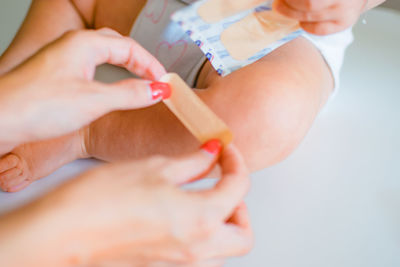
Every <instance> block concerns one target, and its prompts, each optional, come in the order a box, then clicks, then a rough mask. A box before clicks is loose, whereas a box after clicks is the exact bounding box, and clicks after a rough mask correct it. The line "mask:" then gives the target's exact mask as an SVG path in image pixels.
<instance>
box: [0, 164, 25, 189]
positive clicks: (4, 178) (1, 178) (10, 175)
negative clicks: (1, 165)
mask: <svg viewBox="0 0 400 267" xmlns="http://www.w3.org/2000/svg"><path fill="white" fill-rule="evenodd" d="M24 180H25V179H24V177H23V176H22V171H21V170H20V169H18V168H12V169H10V170H8V171H5V172H2V173H0V187H1V189H2V190H3V191H6V192H10V189H11V188H13V187H16V186H18V185H20V184H21V183H22V182H23V181H24Z"/></svg>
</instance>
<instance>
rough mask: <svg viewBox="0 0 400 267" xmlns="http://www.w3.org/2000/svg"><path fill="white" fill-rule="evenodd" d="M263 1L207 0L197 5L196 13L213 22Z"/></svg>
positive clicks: (253, 6)
mask: <svg viewBox="0 0 400 267" xmlns="http://www.w3.org/2000/svg"><path fill="white" fill-rule="evenodd" d="M265 2H266V1H265V0H208V1H206V2H205V3H204V4H202V5H201V6H200V7H199V9H198V11H197V13H198V14H199V16H200V17H201V18H202V19H203V20H204V21H205V22H207V23H215V22H218V21H220V20H222V19H224V18H227V17H230V16H232V15H235V14H237V13H239V12H241V11H244V10H248V9H251V8H255V7H257V6H259V5H261V4H263V3H265Z"/></svg>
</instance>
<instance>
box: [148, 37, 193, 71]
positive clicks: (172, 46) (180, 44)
mask: <svg viewBox="0 0 400 267" xmlns="http://www.w3.org/2000/svg"><path fill="white" fill-rule="evenodd" d="M163 47H165V48H167V49H168V51H167V53H168V54H172V55H173V52H172V50H173V49H181V53H180V54H178V55H179V56H178V57H177V59H176V60H175V61H174V62H173V63H172V64H171V65H170V66H166V67H165V68H166V69H167V71H169V70H171V69H172V68H173V67H174V66H175V65H176V64H177V63H178V62H179V61H180V60H181V59H182V57H183V55H184V54H185V52H186V50H187V48H188V43H187V41H185V40H179V41H177V42H175V43H169V42H167V41H163V42H161V43H159V44H158V46H157V49H156V55H155V56H156V57H158V56H159V55H160V52H161V49H162V48H163Z"/></svg>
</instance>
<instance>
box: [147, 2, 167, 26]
mask: <svg viewBox="0 0 400 267" xmlns="http://www.w3.org/2000/svg"><path fill="white" fill-rule="evenodd" d="M149 1H157V2H159V1H160V0H149ZM163 2H164V3H163V7H162V9H161V12H160V13H159V14H157V12H156V11H154V10H146V11H145V12H144V15H145V17H146V18H148V19H150V20H151V22H153V23H154V24H158V23H159V22H160V21H161V19H162V17H163V16H164V14H165V11H167V6H168V0H163ZM150 5H151V4H150ZM153 6H154V5H153ZM147 9H149V8H147Z"/></svg>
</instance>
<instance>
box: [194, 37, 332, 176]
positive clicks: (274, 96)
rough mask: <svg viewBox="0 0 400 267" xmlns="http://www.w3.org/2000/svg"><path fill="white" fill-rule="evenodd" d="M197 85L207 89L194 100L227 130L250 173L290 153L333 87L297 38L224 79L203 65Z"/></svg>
mask: <svg viewBox="0 0 400 267" xmlns="http://www.w3.org/2000/svg"><path fill="white" fill-rule="evenodd" d="M207 68H208V69H207ZM198 84H199V85H200V87H205V88H208V89H207V90H204V91H202V92H201V93H200V96H201V97H202V98H203V100H204V101H205V102H206V103H207V104H208V105H209V106H210V107H211V108H212V109H213V110H214V111H216V112H217V113H218V114H219V115H220V116H221V117H222V118H223V119H224V120H225V121H226V122H227V124H228V125H229V126H230V127H231V128H232V130H233V132H234V134H235V143H236V145H237V146H238V147H239V149H240V150H241V151H242V153H243V154H244V156H245V158H246V160H247V163H248V165H249V167H250V169H252V170H258V169H261V168H265V167H268V166H271V165H273V164H276V163H278V162H280V161H282V160H283V159H285V158H286V157H287V156H288V155H290V154H291V153H292V152H293V150H294V149H295V148H296V147H297V146H298V145H299V143H300V142H301V141H302V139H303V138H304V136H305V135H306V133H307V131H308V130H309V128H310V127H311V125H312V123H313V121H314V119H315V118H316V116H317V114H318V112H319V110H320V109H321V108H322V107H323V105H324V104H325V103H326V101H327V99H328V98H329V95H330V93H331V91H332V89H333V87H334V82H333V77H332V75H331V72H330V70H329V67H328V66H327V64H326V63H325V61H324V59H323V57H322V56H321V54H320V53H319V51H318V50H317V49H316V48H315V47H314V46H313V45H312V44H311V43H310V42H309V41H307V40H306V39H304V38H301V37H300V38H297V39H296V40H294V41H292V42H290V43H287V44H286V45H284V46H282V47H280V48H279V49H277V50H275V51H274V52H273V53H271V54H269V55H267V56H266V57H264V58H263V59H261V60H259V61H258V62H256V63H253V64H251V65H249V66H247V67H244V68H242V69H240V70H238V71H236V72H234V73H232V74H231V75H228V76H226V77H224V78H221V77H218V76H217V75H216V74H215V72H214V71H213V70H212V69H211V68H210V65H209V64H207V65H206V67H205V69H203V70H202V72H201V74H200V76H199V81H198Z"/></svg>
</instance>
